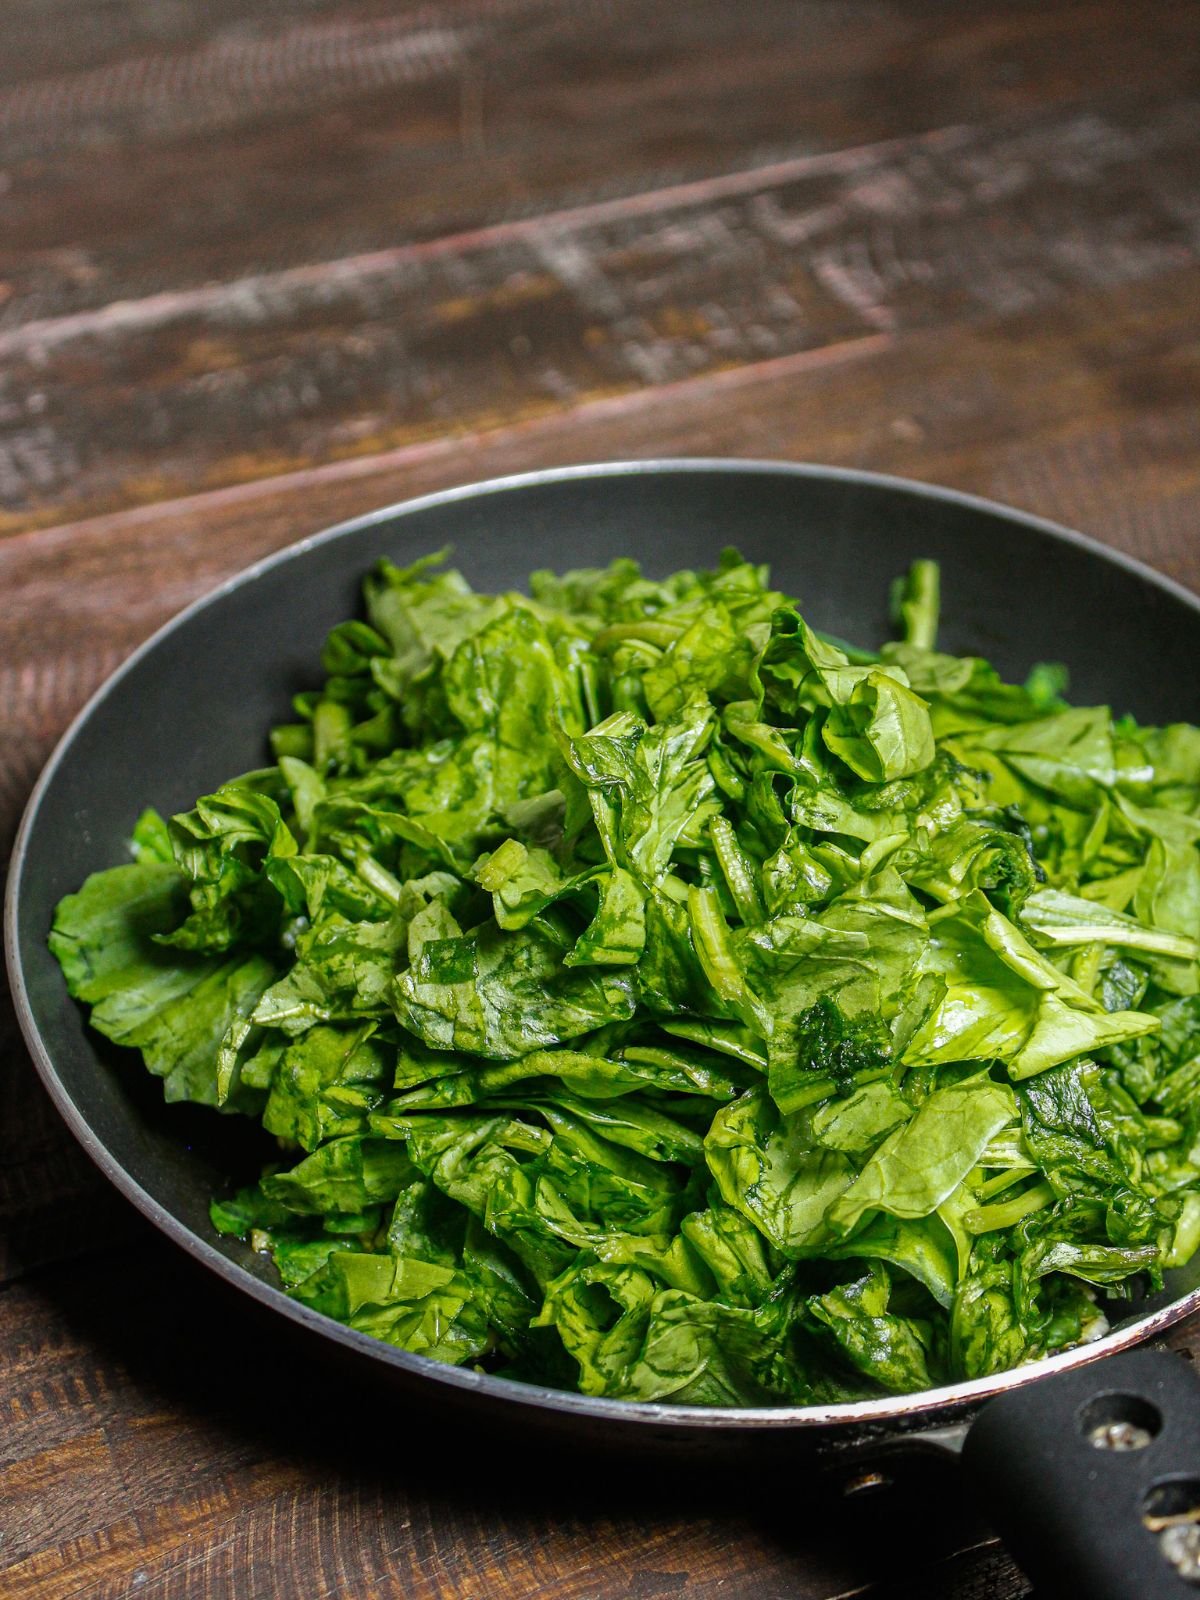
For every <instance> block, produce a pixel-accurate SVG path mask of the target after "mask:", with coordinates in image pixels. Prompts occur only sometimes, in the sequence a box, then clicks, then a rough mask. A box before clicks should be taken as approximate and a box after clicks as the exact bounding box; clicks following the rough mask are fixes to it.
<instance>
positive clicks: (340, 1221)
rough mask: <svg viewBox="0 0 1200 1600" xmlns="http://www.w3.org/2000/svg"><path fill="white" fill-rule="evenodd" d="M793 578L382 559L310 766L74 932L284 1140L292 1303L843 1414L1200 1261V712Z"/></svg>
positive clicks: (175, 836) (664, 1393) (259, 1224)
mask: <svg viewBox="0 0 1200 1600" xmlns="http://www.w3.org/2000/svg"><path fill="white" fill-rule="evenodd" d="M938 597H939V578H938V571H937V568H936V566H935V565H934V564H933V563H930V562H924V561H923V562H917V563H916V564H915V565H914V567H913V569H912V571H911V572H910V573H908V574H907V575H906V576H904V577H903V578H901V579H900V580H898V582H897V583H896V585H895V586H894V589H893V610H894V615H895V617H896V621H897V625H898V627H899V629H900V632H901V634H902V637H901V638H900V639H898V640H897V641H895V642H892V643H890V644H886V645H884V646H883V648H882V650H881V651H880V652H879V653H875V652H873V651H868V650H859V649H851V648H850V647H843V646H841V645H840V644H838V643H836V642H834V641H833V640H832V639H830V638H829V637H827V636H825V635H822V634H819V633H817V632H815V631H814V630H813V629H812V628H810V627H809V626H808V625H807V624H806V622H805V621H804V620H803V618H802V616H801V615H800V613H799V611H798V610H797V609H796V606H795V605H794V604H793V602H792V601H791V600H789V599H788V597H787V596H785V595H783V594H780V593H777V592H775V591H774V590H772V589H771V588H770V586H769V581H768V577H767V574H766V572H765V571H764V570H763V569H762V568H760V567H756V566H753V565H751V564H749V563H746V562H744V561H742V560H741V559H740V558H739V557H738V556H737V555H736V554H735V553H732V552H729V553H727V554H726V555H725V556H724V557H723V558H722V560H721V562H720V565H719V566H718V567H717V569H716V570H715V571H713V572H703V573H695V572H679V573H676V574H674V575H673V576H672V577H670V578H668V579H666V580H665V581H664V582H654V581H652V580H650V579H648V578H645V577H644V576H643V575H642V573H641V572H640V570H639V568H638V567H637V566H636V565H635V564H634V563H633V562H632V561H617V562H614V563H613V564H612V566H610V567H608V568H605V569H603V570H588V571H579V572H572V573H568V574H566V575H565V576H563V577H557V576H553V575H551V574H549V573H545V572H541V573H535V574H534V575H533V578H532V579H531V582H530V595H529V596H524V595H519V594H506V595H499V596H480V595H476V594H474V593H472V591H471V589H470V588H469V586H468V585H467V583H466V581H465V580H464V579H463V578H462V577H461V576H460V575H459V574H458V573H456V572H453V571H449V570H446V569H444V567H443V566H442V558H440V557H431V558H429V559H427V560H425V561H421V562H417V563H416V564H415V565H413V566H411V567H408V568H398V567H395V566H393V565H391V564H390V563H388V562H383V563H381V564H380V565H379V566H378V567H377V568H376V569H375V570H374V571H373V572H372V573H371V574H370V575H369V577H368V578H367V580H366V585H365V600H366V620H365V621H353V622H347V623H344V624H342V625H341V626H340V627H339V628H336V629H335V630H334V632H333V633H332V634H331V635H330V637H329V639H328V641H327V642H326V645H325V648H324V654H323V657H322V661H323V666H324V670H325V674H326V677H325V681H324V684H323V686H322V687H321V688H320V689H319V690H316V691H313V692H310V693H306V694H302V695H300V696H299V697H298V698H297V700H296V702H295V720H294V721H292V722H290V723H288V724H287V725H285V726H282V727H279V728H277V729H276V730H275V731H274V733H273V734H272V736H271V746H272V751H273V754H274V757H275V765H273V766H271V767H268V768H265V769H262V770H259V771H255V772H251V773H248V774H246V775H244V776H242V777H240V778H234V779H233V780H231V781H230V782H229V783H227V784H225V785H224V786H223V787H222V788H220V789H219V790H218V791H217V792H216V793H215V794H212V795H207V796H204V797H203V798H201V799H200V800H198V801H197V803H196V806H195V808H194V809H193V810H192V811H190V812H187V813H186V814H184V815H181V816H177V817H174V818H172V819H171V820H170V821H169V822H164V821H163V820H162V819H160V818H159V817H157V816H155V815H154V814H153V813H149V812H148V813H146V814H144V815H143V816H142V818H141V819H140V820H139V821H138V823H137V826H136V828H135V830H134V834H133V842H132V853H133V856H134V859H133V861H132V862H131V863H129V864H128V865H125V866H118V867H114V868H112V869H110V870H109V871H107V872H102V873H99V874H97V875H96V876H94V877H92V878H90V879H89V880H88V881H87V883H86V884H84V886H83V887H82V888H81V889H80V891H79V892H78V893H77V894H73V895H70V896H68V897H67V898H66V899H65V900H63V902H62V903H61V905H60V906H59V908H58V912H57V915H56V918H55V923H54V929H53V932H52V934H51V939H50V943H51V948H52V949H53V951H54V953H55V955H56V956H57V957H58V959H59V961H60V962H61V964H62V968H63V971H64V974H65V976H66V980H67V984H68V987H69V989H70V991H71V993H72V994H73V995H74V996H76V997H77V998H78V999H79V1000H81V1001H83V1002H85V1003H86V1004H88V1005H89V1006H90V1007H91V1021H92V1025H93V1026H94V1027H95V1028H96V1029H97V1030H98V1031H99V1032H101V1033H103V1034H105V1035H106V1036H107V1037H108V1038H110V1039H112V1040H114V1041H116V1042H117V1043H119V1044H123V1045H127V1046H132V1047H135V1048H137V1049H139V1050H140V1051H141V1052H142V1055H143V1057H144V1060H145V1064H146V1066H147V1068H148V1069H149V1070H150V1071H151V1072H152V1073H154V1074H155V1075H157V1076H159V1077H161V1078H162V1079H163V1084H164V1091H165V1094H166V1097H167V1099H168V1100H193V1101H198V1102H200V1103H202V1104H205V1105H209V1106H213V1107H217V1108H220V1109H221V1110H223V1111H226V1112H237V1113H241V1114H245V1115H249V1116H252V1117H255V1118H258V1119H259V1120H261V1122H262V1124H263V1126H264V1128H265V1129H266V1131H267V1133H268V1134H270V1135H273V1136H274V1137H275V1139H276V1141H277V1143H278V1146H279V1151H278V1158H277V1159H276V1160H275V1161H274V1162H273V1163H272V1164H271V1165H270V1167H268V1169H267V1170H266V1172H265V1173H264V1174H263V1176H262V1177H261V1179H260V1181H259V1182H258V1184H257V1185H254V1186H252V1187H250V1188H248V1189H243V1190H242V1191H240V1192H239V1193H238V1194H236V1195H232V1196H223V1197H220V1198H218V1199H216V1200H214V1203H213V1207H212V1223H213V1226H214V1228H215V1229H216V1230H217V1231H218V1232H221V1233H225V1234H230V1235H236V1236H238V1237H241V1238H245V1239H248V1240H249V1241H250V1242H251V1243H252V1245H253V1247H254V1248H256V1249H260V1250H265V1251H268V1252H270V1254H271V1256H272V1257H273V1259H274V1262H275V1265H276V1267H277V1269H278V1272H279V1275H280V1280H281V1282H282V1283H283V1285H284V1287H285V1288H286V1289H287V1291H288V1293H290V1294H292V1295H294V1296H296V1297H297V1298H298V1299H300V1300H302V1301H303V1302H304V1303H305V1304H307V1305H309V1306H312V1307H315V1308H316V1309H318V1310H320V1311H323V1312H325V1313H326V1314H327V1315H329V1316H331V1317H335V1318H337V1319H338V1320H340V1321H342V1322H344V1323H347V1324H349V1325H350V1326H351V1327H354V1328H358V1329H361V1330H363V1331H365V1332H368V1333H371V1334H373V1335H374V1336H375V1337H377V1338H380V1339H384V1340H387V1341H389V1342H390V1343H392V1344H395V1345H398V1346H401V1347H402V1348H404V1349H406V1350H410V1351H414V1352H417V1353H420V1354H425V1355H429V1356H433V1357H435V1358H437V1359H438V1360H441V1361H448V1362H470V1363H474V1364H478V1365H480V1366H482V1367H484V1368H485V1369H487V1370H490V1371H496V1372H503V1373H506V1374H508V1375H510V1376H514V1377H517V1378H526V1379H536V1380H539V1381H548V1382H552V1383H559V1384H571V1383H575V1384H577V1385H578V1387H579V1388H580V1389H582V1390H583V1391H584V1392H585V1393H588V1394H602V1395H610V1396H619V1397H624V1398H627V1399H634V1400H662V1399H670V1400H674V1401H677V1402H683V1403H690V1404H698V1405H714V1404H722V1405H729V1404H732V1405H742V1404H745V1405H752V1404H753V1405H760V1404H782V1403H804V1402H808V1401H818V1400H820V1401H830V1400H839V1399H848V1398H852V1397H855V1396H861V1395H870V1394H879V1393H888V1392H905V1391H910V1390H914V1389H920V1388H923V1387H925V1386H927V1385H929V1384H932V1383H940V1382H946V1381H952V1380H955V1379H960V1378H970V1377H975V1376H978V1375H980V1374H985V1373H990V1372H995V1371H997V1370H1000V1369H1003V1368H1005V1367H1009V1366H1012V1365H1013V1364H1015V1363H1017V1362H1023V1361H1028V1360H1030V1359H1031V1358H1035V1357H1038V1356H1042V1355H1045V1354H1047V1353H1049V1352H1051V1351H1053V1350H1056V1349H1060V1348H1063V1347H1064V1346H1067V1345H1070V1344H1072V1343H1075V1342H1078V1341H1080V1340H1082V1339H1086V1338H1089V1337H1092V1336H1094V1335H1095V1334H1096V1333H1097V1332H1098V1331H1100V1330H1102V1328H1103V1326H1104V1316H1103V1311H1102V1304H1101V1302H1102V1297H1103V1296H1105V1295H1113V1294H1118V1295H1119V1294H1121V1293H1127V1292H1129V1291H1130V1289H1131V1288H1132V1286H1133V1285H1134V1284H1135V1283H1144V1282H1147V1281H1149V1282H1154V1281H1156V1279H1157V1278H1158V1276H1159V1274H1160V1273H1161V1271H1162V1270H1163V1268H1165V1267H1168V1266H1173V1265H1178V1264H1179V1263H1181V1262H1183V1261H1185V1260H1186V1259H1187V1258H1188V1257H1189V1256H1190V1255H1191V1254H1192V1253H1193V1252H1194V1250H1195V1249H1196V1248H1197V1245H1198V1244H1200V961H1198V954H1200V952H1198V948H1197V939H1198V937H1200V731H1198V730H1197V729H1195V728H1192V727H1189V726H1186V725H1182V724H1181V725H1176V726H1174V727H1169V728H1141V727H1138V726H1137V725H1136V724H1135V723H1133V722H1132V721H1131V720H1130V719H1128V718H1122V719H1121V720H1120V721H1116V722H1114V720H1113V718H1112V716H1111V715H1110V713H1109V712H1108V711H1107V710H1106V709H1104V708H1093V709H1075V708H1072V707H1070V706H1068V705H1067V704H1066V703H1065V702H1064V701H1063V699H1062V698H1061V694H1062V691H1063V689H1064V687H1065V675H1064V673H1063V671H1062V669H1061V668H1057V667H1047V666H1043V667H1040V668H1037V669H1035V670H1034V672H1033V673H1032V674H1031V676H1030V678H1029V680H1028V682H1027V683H1026V685H1025V686H1024V687H1023V688H1022V687H1018V686H1015V685H1012V684H1006V683H1004V682H1003V681H1002V680H1001V679H1000V678H999V676H998V675H997V674H996V673H995V672H994V670H993V669H992V668H991V667H990V666H989V665H988V664H987V663H986V662H984V661H981V660H976V659H968V658H959V657H954V656H949V655H945V654H940V653H939V652H938V651H937V649H936V639H937V627H938Z"/></svg>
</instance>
